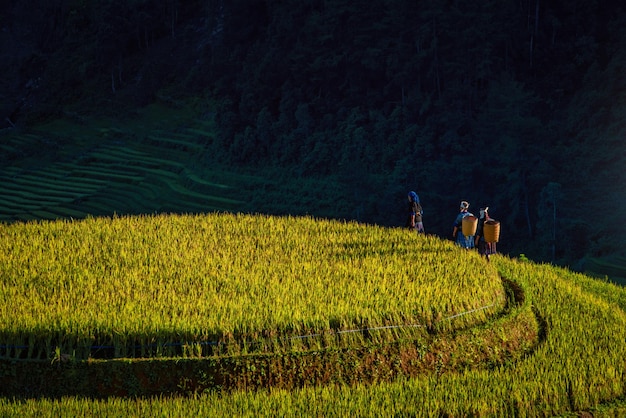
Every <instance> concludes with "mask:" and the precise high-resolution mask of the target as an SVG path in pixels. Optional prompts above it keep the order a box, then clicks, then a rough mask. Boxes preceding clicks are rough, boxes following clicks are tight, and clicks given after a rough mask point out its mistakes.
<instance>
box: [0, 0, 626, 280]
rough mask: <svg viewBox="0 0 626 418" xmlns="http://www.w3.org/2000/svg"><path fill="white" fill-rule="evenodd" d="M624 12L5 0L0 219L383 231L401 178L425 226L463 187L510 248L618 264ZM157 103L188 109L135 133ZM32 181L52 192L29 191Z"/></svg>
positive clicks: (563, 6) (556, 7)
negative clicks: (255, 218)
mask: <svg viewBox="0 0 626 418" xmlns="http://www.w3.org/2000/svg"><path fill="white" fill-rule="evenodd" d="M625 16H626V14H625V13H624V6H623V5H617V6H615V7H614V8H612V9H611V10H610V12H609V11H608V9H606V8H605V7H603V6H602V5H600V4H599V3H598V2H595V1H592V2H588V1H567V2H566V1H562V0H559V1H555V2H550V3H545V4H543V3H540V2H535V3H533V2H527V3H519V2H506V4H501V3H498V2H484V1H470V2H463V3H462V4H456V3H455V4H449V3H446V2H426V3H424V4H421V3H419V2H417V3H416V2H411V1H386V0H376V1H370V2H368V3H367V6H364V7H353V5H352V4H351V3H350V2H347V1H344V0H333V1H310V2H309V1H307V2H301V1H287V2H281V3H276V2H268V1H262V0H254V1H253V0H247V1H242V0H237V1H230V2H223V1H221V0H211V1H202V2H201V1H189V2H184V3H180V2H156V1H153V0H142V1H136V2H120V1H101V2H66V1H60V0H54V1H43V0H37V1H35V2H29V3H28V4H25V3H19V2H5V3H3V4H2V6H0V27H1V28H2V30H1V31H0V45H2V48H1V49H0V51H1V52H0V56H1V59H0V68H2V71H3V74H4V77H3V78H2V80H0V122H1V123H2V124H3V125H2V131H1V133H0V144H2V148H1V153H0V162H2V167H3V172H2V176H3V185H5V184H6V185H5V186H4V187H5V189H4V190H5V192H4V194H3V195H2V201H0V206H1V208H2V213H3V216H4V217H5V219H6V218H11V219H14V218H16V219H22V218H28V219H31V218H33V215H32V212H38V214H35V215H34V217H39V218H49V217H52V216H54V215H71V216H79V215H80V214H81V213H91V214H94V215H98V214H104V213H110V212H111V211H117V210H119V211H122V212H132V213H151V212H153V211H175V212H187V211H188V212H196V211H198V210H202V209H203V208H206V209H215V208H225V209H229V210H230V209H233V208H234V209H236V210H239V209H241V208H243V210H245V211H251V212H264V213H281V214H284V213H292V214H301V213H311V214H314V215H316V216H324V217H333V218H336V219H342V218H343V219H355V220H359V221H362V222H368V223H376V224H379V225H386V226H396V225H402V224H403V223H404V212H403V209H404V207H403V206H404V201H405V196H406V193H407V191H409V190H413V189H416V190H417V191H418V192H419V194H420V196H421V197H422V199H423V203H424V207H425V209H426V218H425V223H426V225H427V229H428V230H429V231H430V232H431V233H434V234H436V235H439V236H441V237H447V236H448V235H449V234H450V224H451V222H452V220H453V218H454V215H455V212H456V208H457V206H458V202H459V201H460V200H468V201H470V203H471V204H472V208H478V207H480V206H483V205H488V206H490V207H491V210H492V214H493V216H494V217H496V218H497V219H499V220H500V221H501V222H502V224H503V225H505V226H506V228H504V229H503V233H504V234H505V235H504V236H503V238H505V239H503V243H502V250H503V251H505V252H507V253H510V254H512V255H519V254H522V253H523V254H525V255H526V256H528V257H530V258H531V259H534V260H537V261H549V262H553V263H556V264H559V265H564V266H570V267H572V268H577V269H580V270H582V269H584V266H585V265H586V260H589V259H596V258H599V259H600V260H603V261H602V262H607V261H606V260H610V259H613V260H620V258H619V257H623V256H624V254H623V248H624V242H623V238H622V237H624V236H625V235H626V226H625V225H624V223H623V222H617V221H616V220H617V219H621V218H623V217H624V211H623V205H622V204H621V202H622V200H623V196H624V195H625V194H626V190H624V187H625V186H624V185H625V184H626V179H624V171H623V166H624V163H625V158H626V156H625V154H624V152H625V149H624V147H623V145H622V142H623V141H622V138H623V134H624V118H623V115H624V114H626V112H624V108H625V103H624V97H623V95H622V94H621V93H619V92H621V91H624V85H623V83H624V81H623V79H624V78H623V76H622V75H623V72H624V71H623V69H624V65H625V63H626V55H625V54H624V51H626V49H625V48H623V46H624V42H625V39H626V34H625V32H624V28H625V27H626V24H624V21H625ZM155 104H156V105H157V106H166V107H168V108H170V109H172V112H174V113H177V114H181V113H182V114H184V115H185V116H184V118H183V119H184V122H181V123H177V122H175V121H173V120H171V119H170V118H168V117H167V116H166V115H161V116H163V120H164V121H168V124H167V125H165V126H163V125H162V126H160V127H159V128H158V129H154V130H150V132H149V133H148V131H147V130H144V126H143V125H142V120H141V119H142V116H143V114H144V112H145V109H146V108H150V106H151V105H155ZM68 122H69V124H70V125H73V126H70V127H69V128H70V129H72V130H73V131H74V134H72V135H70V134H68V131H67V128H68ZM94 122H96V123H95V124H94ZM133 123H134V124H136V126H134V127H132V126H131V125H132V124H133ZM75 125H78V127H77V126H75ZM81 127H84V131H83V132H81ZM158 148H160V150H157V149H158ZM73 150H74V151H79V152H78V153H76V154H73V153H72V151H73ZM92 152H93V153H92ZM83 153H86V154H91V156H90V157H89V158H91V160H85V159H84V158H83ZM164 156H168V157H169V158H165V157H164ZM164 160H167V161H164ZM172 160H173V161H172ZM87 163H89V164H91V166H92V167H90V168H85V166H84V165H85V164H87ZM48 165H49V166H48ZM218 166H219V167H220V168H223V169H224V170H220V171H221V172H222V173H225V175H226V176H227V177H229V176H231V175H232V176H233V177H234V179H237V178H239V179H241V180H242V181H238V180H236V181H235V183H237V187H239V185H240V184H243V185H246V184H247V182H246V180H243V178H241V177H238V176H239V175H240V174H244V175H252V176H253V177H250V179H251V181H250V183H251V184H250V187H244V190H245V191H244V193H245V195H246V199H243V200H244V201H245V202H246V203H241V202H240V200H241V199H240V198H238V197H236V196H233V194H231V193H234V194H237V193H238V192H239V191H234V190H233V189H230V188H221V189H220V188H219V185H226V183H227V182H226V181H223V180H224V179H222V178H220V176H221V175H220V174H218V173H216V171H215V168H216V167H218ZM33 167H34V168H33ZM39 167H41V169H39ZM44 167H45V168H44ZM23 170H26V172H23ZM113 171H116V172H117V173H118V174H117V175H114V174H113ZM64 176H67V177H66V178H64ZM255 176H258V177H255ZM255 179H256V180H255ZM63 180H65V183H63ZM103 180H104V182H103ZM292 180H293V182H292ZM108 181H115V182H118V183H119V184H120V187H114V188H112V189H111V190H107V184H108V183H107V182H108ZM124 182H125V184H126V185H125V186H121V183H124ZM7 183H8V184H7ZM68 183H69V184H73V183H76V185H77V187H76V190H74V191H72V192H71V193H70V192H66V191H65V189H67V188H68ZM37 184H42V185H43V187H46V188H50V192H49V193H48V196H45V197H44V196H41V197H40V198H39V199H40V201H36V202H34V203H33V202H32V194H38V193H39V194H41V192H40V191H39V190H38V189H37V188H36V187H37V186H36V185H37ZM216 186H217V188H216ZM283 186H286V187H287V188H288V189H290V191H289V192H288V193H283V190H282V187H283ZM33 187H34V188H35V189H33ZM229 187H230V186H229ZM8 189H10V190H9V191H7V190H8ZM301 189H304V190H306V192H304V194H305V195H306V198H305V200H304V202H302V201H300V192H299V191H300V190H301ZM218 191H220V193H218ZM16 192H17V195H16ZM109 192H110V193H109ZM115 194H117V196H116V195H115ZM137 195H139V196H140V198H139V200H138V199H137V198H136V196H137ZM157 196H158V199H157V198H156V197H157ZM87 197H88V199H87V200H86V201H85V200H84V199H83V198H87ZM220 199H224V200H220ZM48 206H50V207H52V208H56V209H54V210H47V209H45V208H46V207H48ZM55 210H56V212H55ZM593 214H601V216H594V220H593V222H591V221H590V220H589V218H590V216H592V215H593ZM572 237H581V238H580V239H572ZM616 257H617V258H616ZM588 265H594V264H593V262H591V263H588Z"/></svg>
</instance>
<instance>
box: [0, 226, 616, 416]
mask: <svg viewBox="0 0 626 418" xmlns="http://www.w3.org/2000/svg"><path fill="white" fill-rule="evenodd" d="M507 283H508V284H507ZM511 287H514V288H516V289H517V290H516V292H520V293H522V294H523V297H522V298H521V299H520V300H519V301H518V302H517V303H514V304H512V303H511ZM0 302H1V303H0V310H1V311H0V312H1V313H0V355H1V356H2V359H1V363H0V377H2V379H3V380H4V381H5V382H7V383H8V386H5V388H6V387H9V386H11V383H12V382H13V381H17V380H19V376H18V375H19V373H18V372H19V371H20V370H25V369H28V370H34V371H35V373H36V371H37V370H38V368H41V369H44V368H48V369H50V368H52V369H53V370H69V371H70V372H71V373H74V374H75V375H76V376H74V377H75V378H76V379H80V376H78V373H77V371H84V370H87V369H86V368H87V367H92V368H107V367H109V368H123V367H126V366H128V367H131V366H130V365H133V366H132V367H135V365H137V364H143V365H145V364H153V365H154V367H159V365H161V367H163V369H162V370H161V373H163V371H165V372H166V373H167V370H174V369H175V368H176V367H190V368H192V369H193V368H194V367H195V368H196V370H197V368H199V367H200V365H202V364H218V363H219V362H220V361H223V362H229V365H230V366H229V367H230V368H229V369H228V370H230V371H231V372H236V371H237V370H240V371H241V372H242V373H249V374H248V375H249V376H253V377H255V378H257V377H258V378H259V379H262V378H263V376H264V374H265V373H268V374H272V376H273V378H276V376H277V375H278V374H277V373H284V374H288V370H287V366H289V367H292V368H293V369H294V370H295V369H297V373H300V374H304V375H306V373H308V372H315V373H318V374H323V372H324V370H323V369H324V367H323V366H322V367H321V369H322V370H320V369H319V368H320V366H319V364H320V361H322V360H323V361H328V359H331V360H332V361H331V362H327V363H326V364H327V365H326V368H327V369H328V370H330V371H340V372H341V371H343V372H345V371H346V370H348V371H352V372H355V371H358V372H359V373H360V372H361V371H363V370H366V371H367V376H366V374H365V373H364V374H363V375H362V377H363V378H361V375H358V376H357V378H354V376H353V375H343V376H341V375H340V376H333V377H332V378H331V379H330V380H328V381H330V382H332V383H331V384H311V385H307V384H305V385H304V386H297V387H293V388H289V389H285V388H284V386H278V387H273V386H272V385H267V387H266V388H263V387H262V386H261V387H259V386H258V385H257V386H254V385H249V387H254V388H255V389H254V390H246V389H245V387H248V386H245V385H244V389H237V390H232V391H230V390H229V391H224V390H202V391H195V392H193V393H192V394H191V395H192V396H189V394H187V395H173V396H149V397H143V396H140V397H135V396H122V397H120V396H107V397H104V398H100V399H87V398H84V397H80V396H77V397H72V396H63V397H58V398H40V397H38V396H37V395H36V393H26V392H25V393H23V394H22V395H21V396H19V397H18V398H15V397H14V394H13V395H10V396H9V395H8V393H9V392H8V389H0V395H2V394H3V393H4V395H2V396H3V397H0V415H1V416H9V417H14V416H15V417H17V416H180V417H183V416H347V415H354V416H372V417H373V416H377V417H378V416H452V417H456V416H484V417H491V416H502V417H509V416H531V417H534V416H567V414H575V413H578V412H583V411H586V412H593V413H594V414H595V415H596V416H597V415H600V416H621V415H623V413H624V412H625V411H626V409H624V407H623V400H624V396H625V394H626V392H625V391H626V375H625V374H624V372H625V371H626V343H625V342H626V327H625V325H626V315H625V313H624V309H625V308H626V292H625V291H624V289H623V288H622V287H618V286H615V285H613V284H610V283H608V282H606V281H602V280H597V279H591V278H589V277H587V276H584V275H580V274H576V273H572V272H570V271H567V270H565V269H560V268H555V267H553V266H549V265H537V264H534V263H530V262H527V261H520V260H515V259H510V258H507V257H502V256H496V257H493V258H492V261H491V263H487V262H486V261H485V259H483V258H480V257H479V256H478V254H477V253H476V252H474V251H466V250H462V249H459V248H457V247H455V246H454V245H453V244H452V243H451V242H449V241H443V240H440V239H438V238H436V237H431V236H418V235H415V234H411V233H408V231H406V230H403V229H398V228H382V227H378V226H373V225H363V224H358V223H355V222H339V221H330V220H323V219H313V218H309V217H271V216H262V215H256V216H253V215H241V214H211V215H154V216H137V217H114V218H89V219H86V220H83V221H56V222H31V223H19V224H11V225H0ZM516 324H524V325H523V326H519V327H518V325H516ZM526 324H529V325H526ZM532 324H536V326H537V330H538V331H537V334H538V336H537V338H530V337H529V343H530V346H528V345H522V347H521V348H522V349H521V351H519V352H518V353H517V355H515V354H514V350H512V351H507V349H506V347H509V346H511V345H515V344H513V343H514V342H515V343H516V344H517V343H518V342H519V341H522V340H523V339H524V336H525V335H527V334H525V333H524V332H526V331H527V332H528V335H529V336H532V334H533V333H532V332H531V331H532V330H531V329H530V328H532ZM365 330H367V332H365ZM520 336H521V337H520ZM105 346H106V347H110V350H109V351H108V353H109V354H110V355H108V356H106V358H103V359H98V357H99V351H98V347H105ZM181 346H184V347H186V349H183V350H181V348H180V347H181ZM94 347H96V348H95V349H94ZM189 347H191V348H189ZM390 347H391V348H390ZM529 347H531V348H530V349H529ZM422 348H423V349H424V352H421V351H420V350H421V349H422ZM351 353H352V354H351ZM354 353H356V355H354ZM478 353H481V354H480V355H479V354H478ZM512 353H513V354H512ZM396 356H397V357H396ZM473 356H476V357H477V358H479V359H483V358H492V357H500V361H490V362H488V363H485V364H484V365H482V366H481V365H477V364H476V363H475V362H474V363H472V362H471V358H472V357H473ZM489 356H492V357H489ZM298 359H299V361H300V362H301V363H306V364H308V365H309V366H310V367H309V368H298V367H299V364H298V362H297V361H296V360H298ZM312 359H313V360H312ZM315 359H317V360H315ZM320 359H322V360H320ZM324 359H325V360H324ZM419 361H423V362H427V361H432V364H433V367H432V368H431V369H429V370H430V371H429V370H427V369H420V370H421V372H419V373H412V372H410V366H411V365H412V364H414V363H415V362H419ZM341 362H346V363H355V364H356V363H359V362H368V365H367V367H364V366H363V365H362V364H356V365H352V364H339V365H338V364H337V363H341ZM194 364H196V365H197V366H193V365H194ZM242 364H243V366H241V367H239V366H238V365H242ZM22 365H25V366H22ZM259 365H263V367H267V369H263V370H260V371H259V370H254V369H255V367H258V366H259ZM277 365H278V366H277ZM313 365H316V367H318V369H314V368H313ZM449 365H456V366H455V367H447V366H449ZM22 367H24V368H22ZM141 367H143V366H141ZM238 367H239V368H238ZM133 370H138V369H133ZM142 370H143V369H142ZM203 370H204V369H203ZM403 370H404V371H405V373H403ZM377 371H378V372H380V373H382V372H388V375H389V376H387V377H385V376H382V375H381V376H373V377H372V374H375V373H376V372H377ZM54 373H61V372H60V371H55V372H54ZM71 373H70V374H71ZM194 378H195V379H198V375H197V374H196V375H195V376H194ZM204 378H206V379H208V380H210V379H211V377H210V376H204ZM304 378H305V380H306V376H304ZM319 381H324V380H322V379H320V380H319ZM101 384H102V385H104V386H106V385H107V384H108V385H115V384H117V383H116V382H110V381H109V382H106V381H103V382H101ZM185 384H186V382H184V381H181V382H180V385H181V386H184V385H185ZM620 400H621V402H622V403H620ZM601 414H604V415H601Z"/></svg>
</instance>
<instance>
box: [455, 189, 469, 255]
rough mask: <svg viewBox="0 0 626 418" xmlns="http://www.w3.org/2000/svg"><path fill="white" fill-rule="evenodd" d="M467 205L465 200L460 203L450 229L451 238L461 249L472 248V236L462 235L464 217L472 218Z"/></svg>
mask: <svg viewBox="0 0 626 418" xmlns="http://www.w3.org/2000/svg"><path fill="white" fill-rule="evenodd" d="M469 206H470V205H469V203H468V202H466V201H465V200H463V201H461V205H460V207H459V214H458V215H457V216H456V218H455V220H454V225H453V228H452V237H453V238H454V240H455V241H456V243H457V245H458V246H460V247H463V248H474V236H473V235H468V236H465V235H463V228H462V225H463V218H465V217H466V216H474V215H473V214H472V213H470V212H469Z"/></svg>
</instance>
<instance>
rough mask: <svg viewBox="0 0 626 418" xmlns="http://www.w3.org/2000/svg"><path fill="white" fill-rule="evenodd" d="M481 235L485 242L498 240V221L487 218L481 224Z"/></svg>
mask: <svg viewBox="0 0 626 418" xmlns="http://www.w3.org/2000/svg"><path fill="white" fill-rule="evenodd" d="M483 236H484V237H485V241H487V242H498V240H499V239H500V222H498V221H496V220H494V219H489V220H488V221H486V222H485V224H484V225H483Z"/></svg>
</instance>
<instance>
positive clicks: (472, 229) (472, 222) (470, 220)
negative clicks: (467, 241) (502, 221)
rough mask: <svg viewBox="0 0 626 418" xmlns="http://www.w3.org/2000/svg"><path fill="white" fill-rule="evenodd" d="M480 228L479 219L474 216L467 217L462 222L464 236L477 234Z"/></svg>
mask: <svg viewBox="0 0 626 418" xmlns="http://www.w3.org/2000/svg"><path fill="white" fill-rule="evenodd" d="M477 226H478V218H477V217H475V216H474V215H467V216H466V217H465V218H463V221H462V222H461V227H462V230H463V235H465V236H466V237H470V236H472V235H474V234H476V227H477Z"/></svg>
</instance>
